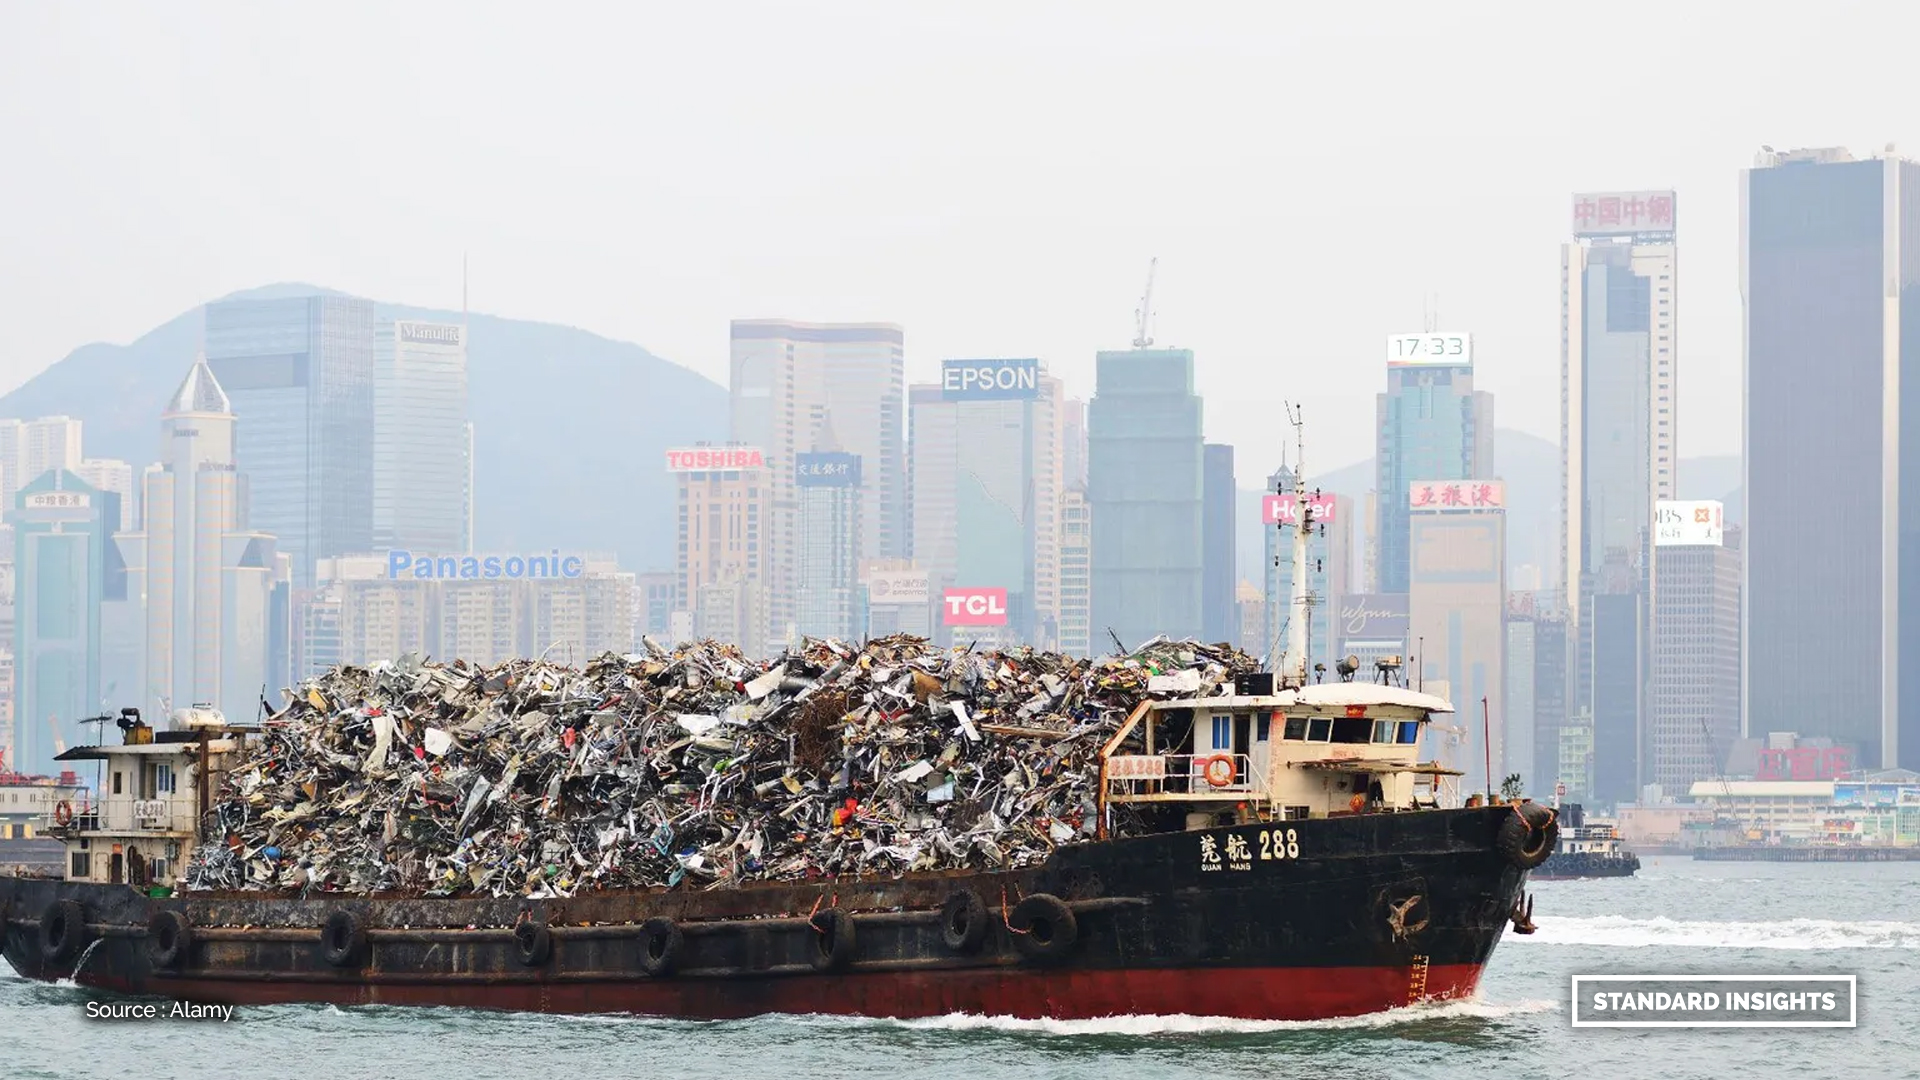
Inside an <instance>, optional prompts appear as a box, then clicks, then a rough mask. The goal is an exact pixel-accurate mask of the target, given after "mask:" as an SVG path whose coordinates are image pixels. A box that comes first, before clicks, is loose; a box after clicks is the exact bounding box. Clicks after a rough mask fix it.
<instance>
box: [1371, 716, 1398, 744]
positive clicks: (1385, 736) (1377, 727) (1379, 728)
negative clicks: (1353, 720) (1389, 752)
mask: <svg viewBox="0 0 1920 1080" xmlns="http://www.w3.org/2000/svg"><path fill="white" fill-rule="evenodd" d="M1393 729H1394V724H1393V721H1391V720H1375V721H1374V722H1373V741H1374V742H1377V743H1390V742H1392V741H1393V735H1394V731H1393Z"/></svg>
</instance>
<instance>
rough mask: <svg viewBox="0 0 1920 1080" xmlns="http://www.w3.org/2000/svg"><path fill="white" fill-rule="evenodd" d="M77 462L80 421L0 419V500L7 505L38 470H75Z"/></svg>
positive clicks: (65, 419)
mask: <svg viewBox="0 0 1920 1080" xmlns="http://www.w3.org/2000/svg"><path fill="white" fill-rule="evenodd" d="M80 461H81V458H80V421H78V420H75V419H74V418H73V417H71V416H42V417H40V418H39V419H37V420H0V499H4V500H5V501H4V505H5V506H7V507H8V508H12V506H13V497H14V495H15V494H17V493H18V492H19V490H20V489H21V488H23V487H25V486H26V485H28V484H30V483H32V482H33V481H35V480H38V479H39V478H40V475H41V474H42V473H45V472H47V471H49V470H51V469H69V470H77V469H78V467H79V465H80Z"/></svg>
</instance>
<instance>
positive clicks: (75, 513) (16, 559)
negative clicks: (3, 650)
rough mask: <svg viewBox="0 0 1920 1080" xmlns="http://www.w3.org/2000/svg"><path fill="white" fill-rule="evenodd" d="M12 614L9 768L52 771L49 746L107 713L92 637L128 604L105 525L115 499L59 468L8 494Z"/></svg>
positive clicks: (76, 739) (79, 737)
mask: <svg viewBox="0 0 1920 1080" xmlns="http://www.w3.org/2000/svg"><path fill="white" fill-rule="evenodd" d="M7 520H8V522H9V524H11V525H12V526H13V536H14V556H13V564H14V596H15V601H14V602H15V610H16V613H17V621H16V624H15V625H16V633H15V638H16V640H15V645H14V656H15V667H14V673H15V678H14V696H15V697H14V700H15V708H14V711H13V715H14V767H15V768H17V769H19V770H20V771H22V772H41V773H44V772H50V771H53V758H54V754H55V753H56V750H55V743H56V742H59V743H64V744H66V745H69V746H79V745H82V744H84V743H86V742H87V741H88V740H89V736H90V733H89V732H88V731H87V730H86V729H85V728H83V727H82V726H81V724H80V722H81V720H83V719H85V718H86V717H89V716H95V715H98V714H99V713H100V712H102V711H103V709H104V708H105V705H106V703H105V702H103V700H102V699H103V697H104V696H105V691H106V684H105V679H104V678H103V666H104V665H103V663H102V657H101V648H100V639H101V624H102V622H103V621H104V620H105V619H106V618H107V612H106V607H107V606H108V605H113V604H120V605H124V604H126V603H127V602H128V591H127V573H126V567H125V565H124V563H123V562H122V561H121V557H120V551H119V547H118V545H116V544H115V543H114V538H113V529H114V526H115V525H117V524H118V523H119V521H120V497H119V496H118V495H115V494H113V493H112V492H103V491H97V490H95V489H94V488H93V487H92V486H90V485H89V484H88V483H87V482H86V481H84V480H82V479H80V478H79V477H78V476H76V475H74V474H73V473H72V472H71V471H69V470H67V469H54V470H52V471H49V472H43V473H41V474H40V475H39V477H37V478H36V479H34V480H32V481H30V482H28V483H27V484H26V485H24V486H23V487H22V488H21V489H20V490H19V491H18V492H17V493H15V495H14V503H13V508H12V509H11V510H9V511H8V513H7Z"/></svg>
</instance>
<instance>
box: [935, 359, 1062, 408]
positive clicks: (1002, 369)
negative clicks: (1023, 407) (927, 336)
mask: <svg viewBox="0 0 1920 1080" xmlns="http://www.w3.org/2000/svg"><path fill="white" fill-rule="evenodd" d="M1039 396H1040V361H1038V360H1036V359H1032V358H1028V359H1025V360H942V361H941V362H940V397H941V399H942V400H944V401H1019V400H1025V399H1030V398H1037V397H1039Z"/></svg>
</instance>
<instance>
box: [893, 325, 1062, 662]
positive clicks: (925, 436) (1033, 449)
mask: <svg viewBox="0 0 1920 1080" xmlns="http://www.w3.org/2000/svg"><path fill="white" fill-rule="evenodd" d="M1061 400H1062V396H1061V388H1060V382H1059V380H1057V379H1055V378H1053V377H1052V376H1049V375H1047V374H1045V373H1044V372H1042V371H1041V369H1040V364H1039V361H1037V360H1032V359H1022V360H948V361H945V362H944V364H943V365H942V380H941V382H940V383H939V384H938V385H932V384H923V385H917V386H914V387H912V388H910V390H909V393H908V403H909V409H910V410H911V417H912V430H913V454H912V462H913V464H912V470H913V484H912V490H913V522H914V524H913V537H914V548H913V559H914V563H915V564H916V565H917V566H918V567H919V568H920V569H922V570H925V571H926V572H927V575H928V586H929V588H930V589H931V590H932V594H933V595H934V596H944V595H945V592H946V590H948V589H963V590H968V589H975V590H977V589H1000V590H1005V592H1006V597H1005V601H1006V611H1005V616H1006V617H1005V620H1004V622H1003V623H1002V624H1001V625H1000V627H999V628H998V629H995V630H992V631H983V630H980V629H979V628H978V627H977V626H969V628H968V630H967V635H968V637H969V639H970V640H972V639H977V638H982V637H983V636H989V637H990V636H994V635H1002V636H1004V637H1005V638H1006V639H1007V641H1008V642H1015V641H1017V642H1024V643H1027V644H1035V645H1042V644H1049V643H1051V642H1052V641H1053V640H1054V638H1055V636H1056V626H1057V621H1058V618H1059V612H1058V610H1057V608H1058V600H1059V587H1060V585H1059V582H1060V563H1059V546H1058V545H1059V534H1058V526H1057V524H1056V522H1055V515H1056V514H1058V513H1059V509H1060V477H1061V453H1060V445H1061V440H1060V429H1059V410H1060V405H1061ZM937 633H938V635H939V637H940V638H941V639H942V640H944V639H945V638H946V637H947V636H948V635H947V633H946V630H945V624H944V620H943V625H942V628H941V629H940V630H939V631H937ZM996 640H998V638H996Z"/></svg>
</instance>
